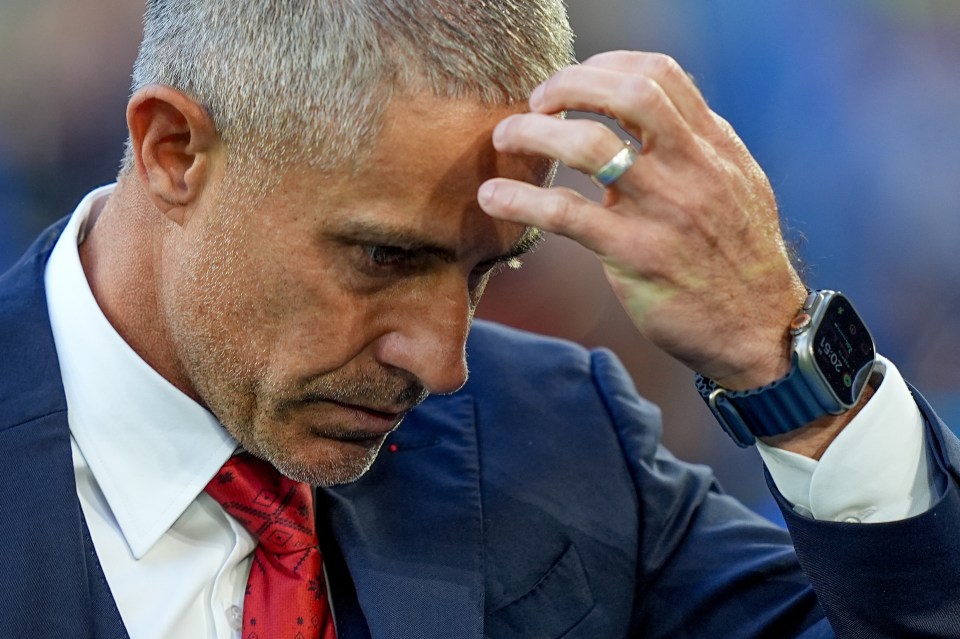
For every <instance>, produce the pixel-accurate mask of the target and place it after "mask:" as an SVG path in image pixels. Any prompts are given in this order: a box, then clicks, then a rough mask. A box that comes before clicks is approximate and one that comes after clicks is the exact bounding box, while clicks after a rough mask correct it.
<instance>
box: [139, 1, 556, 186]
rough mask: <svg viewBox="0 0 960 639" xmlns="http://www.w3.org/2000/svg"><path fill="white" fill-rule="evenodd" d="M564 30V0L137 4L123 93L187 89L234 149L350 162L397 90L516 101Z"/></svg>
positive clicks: (550, 64) (275, 158)
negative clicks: (137, 25) (132, 59)
mask: <svg viewBox="0 0 960 639" xmlns="http://www.w3.org/2000/svg"><path fill="white" fill-rule="evenodd" d="M572 38H573V36H572V33H571V30H570V26H569V23H568V20H567V15H566V8H565V6H564V0H461V1H456V0H148V3H147V11H146V15H145V17H144V37H143V42H142V44H141V47H140V54H139V56H138V58H137V61H136V64H135V67H134V73H133V90H134V91H136V90H137V89H139V88H140V87H143V86H145V85H148V84H152V83H159V84H165V85H168V86H171V87H173V88H175V89H178V90H180V91H182V92H184V93H185V94H187V95H189V96H191V97H192V98H193V99H195V100H196V101H197V102H199V103H200V104H202V105H203V106H204V107H205V108H206V109H207V111H208V112H209V113H210V115H211V117H212V118H213V121H214V123H215V125H216V127H217V131H218V133H219V135H220V137H221V139H222V140H223V141H224V143H225V144H226V145H227V147H228V149H229V150H230V152H231V155H235V156H239V157H240V158H243V159H247V160H253V161H257V158H269V161H270V162H289V161H295V162H302V161H306V162H309V163H310V164H312V165H313V166H318V167H320V168H323V169H334V168H338V167H342V166H345V165H347V166H353V167H354V168H356V164H357V163H358V162H360V161H362V159H363V158H362V150H363V149H364V148H366V147H368V146H369V142H371V141H372V140H373V138H374V137H375V136H376V134H377V132H378V131H379V130H380V126H381V124H382V115H383V112H384V110H385V109H386V107H387V105H388V104H389V102H390V100H391V98H392V97H393V96H394V95H398V94H402V93H403V92H430V93H432V94H433V95H435V96H438V97H450V98H466V99H474V100H477V101H479V102H481V103H489V104H511V103H515V102H519V101H523V100H526V98H527V96H528V95H529V94H530V92H531V91H532V90H533V89H534V87H536V86H537V84H539V83H540V82H542V81H543V80H545V79H546V78H547V77H549V76H550V75H551V74H552V73H554V72H556V71H557V70H559V69H560V68H562V67H563V66H565V65H567V64H569V63H570V62H571V61H572V60H573V46H572ZM131 164H132V157H131V153H130V150H129V144H128V151H127V157H126V158H125V161H124V166H125V167H129V166H131Z"/></svg>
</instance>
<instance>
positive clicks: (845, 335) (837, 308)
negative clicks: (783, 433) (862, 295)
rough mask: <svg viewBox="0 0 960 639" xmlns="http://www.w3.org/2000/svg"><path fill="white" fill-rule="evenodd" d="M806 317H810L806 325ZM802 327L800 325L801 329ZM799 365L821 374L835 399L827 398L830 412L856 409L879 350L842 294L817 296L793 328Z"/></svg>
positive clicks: (815, 295) (810, 299)
mask: <svg viewBox="0 0 960 639" xmlns="http://www.w3.org/2000/svg"><path fill="white" fill-rule="evenodd" d="M804 316H807V317H809V322H805V321H804V320H805V318H804ZM798 324H799V326H798ZM791 331H792V332H793V335H794V351H795V352H796V353H797V354H798V356H799V357H798V365H799V366H800V368H801V369H802V370H803V371H804V372H806V373H809V374H817V375H819V377H820V378H821V379H822V380H823V381H824V382H825V383H826V387H827V388H826V389H824V390H829V391H831V394H832V397H823V398H822V399H823V400H824V401H823V404H824V408H826V409H827V412H829V413H839V412H841V411H843V410H847V409H849V408H852V407H853V406H854V405H856V403H857V402H858V401H859V400H860V395H861V393H862V392H863V387H864V386H865V385H866V383H867V381H868V379H869V377H870V372H871V371H872V370H873V362H874V359H876V351H875V348H874V344H873V337H872V336H871V335H870V331H869V330H868V329H867V326H866V325H865V324H864V323H863V320H862V319H860V315H859V314H857V311H856V310H855V309H854V308H853V305H852V304H851V303H850V300H848V299H847V298H846V297H844V295H843V294H841V293H834V292H832V291H822V292H820V293H814V294H812V295H811V296H810V297H809V298H807V302H806V303H805V304H804V309H803V310H802V311H801V312H800V314H798V315H797V319H795V320H794V325H793V326H791Z"/></svg>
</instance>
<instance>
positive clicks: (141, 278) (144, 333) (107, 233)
mask: <svg viewBox="0 0 960 639" xmlns="http://www.w3.org/2000/svg"><path fill="white" fill-rule="evenodd" d="M174 226H176V225H175V224H173V222H171V221H170V220H169V219H168V218H167V217H166V216H164V215H163V213H162V212H161V211H159V210H157V208H156V207H154V206H153V205H152V203H151V202H150V200H149V199H148V198H147V197H146V195H145V194H144V192H143V190H142V188H141V186H140V182H139V180H137V179H136V177H135V176H133V175H125V176H121V177H120V179H119V180H118V183H117V187H116V189H115V191H114V192H113V194H112V195H111V196H110V198H109V200H108V201H107V202H106V204H105V205H104V206H103V208H102V209H101V210H100V211H92V212H91V217H90V219H89V220H88V222H87V233H86V239H85V240H84V241H83V243H82V244H81V245H80V247H79V251H80V263H81V265H82V266H83V272H84V275H85V276H86V278H87V282H88V283H89V284H90V290H91V291H92V292H93V296H94V298H95V299H96V301H97V304H98V305H99V306H100V309H101V310H102V311H103V314H104V315H105V316H106V318H107V320H108V321H109V322H110V324H111V325H112V326H113V328H114V329H115V330H116V331H117V333H119V334H120V336H121V337H122V338H123V340H124V341H125V342H126V343H127V344H128V345H129V346H130V347H131V348H133V350H134V351H136V353H137V354H138V355H139V356H140V357H141V358H142V359H143V360H144V361H145V362H147V364H149V365H150V366H151V367H152V368H153V369H154V370H156V371H157V372H158V373H160V375H162V376H163V377H164V378H166V379H167V380H168V381H169V382H171V383H172V384H173V385H174V386H176V387H177V388H179V389H180V390H181V391H183V392H184V393H186V394H187V395H189V396H190V397H192V398H194V399H197V397H196V393H195V392H194V391H193V389H192V387H191V386H190V384H189V383H188V382H187V380H186V377H185V375H184V374H183V372H182V370H181V368H180V366H179V363H178V358H177V357H176V352H175V349H174V347H173V344H172V342H171V340H170V332H169V327H168V326H167V324H166V323H165V322H164V316H163V313H162V312H161V310H162V306H161V304H160V302H161V290H162V289H161V283H162V281H163V275H164V264H165V259H164V258H165V255H164V250H163V236H164V234H165V233H170V232H173V229H172V228H171V227H174Z"/></svg>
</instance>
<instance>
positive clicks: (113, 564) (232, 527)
mask: <svg viewBox="0 0 960 639" xmlns="http://www.w3.org/2000/svg"><path fill="white" fill-rule="evenodd" d="M111 190H112V189H111V188H110V187H106V188H103V189H98V190H96V191H94V192H93V193H91V194H90V195H88V196H87V197H86V198H85V199H84V200H83V202H81V203H80V205H79V207H78V208H77V211H76V212H75V213H74V215H73V217H72V219H71V220H70V222H69V224H68V226H67V228H66V230H65V231H64V234H63V236H62V237H61V239H60V241H59V242H58V243H57V245H56V247H55V248H54V250H53V253H52V254H51V256H50V262H49V263H48V265H47V270H46V286H47V302H48V305H49V310H50V321H51V324H52V327H53V334H54V339H55V341H56V346H57V355H58V357H59V359H60V367H61V372H62V376H63V386H64V390H65V391H66V397H67V408H68V412H67V419H68V421H69V424H70V434H71V436H72V444H73V461H74V471H75V474H76V479H77V494H78V496H79V498H80V505H81V508H82V510H83V515H84V517H85V518H86V520H87V525H88V527H89V528H90V535H91V537H92V539H93V544H94V546H95V548H96V550H97V556H98V557H99V558H100V563H101V565H102V566H103V571H104V573H105V575H106V578H107V583H108V584H109V585H110V591H111V592H112V593H113V596H114V599H115V600H116V602H117V606H118V608H119V610H120V616H121V617H122V618H123V622H124V624H125V625H126V627H127V631H128V633H129V635H130V638H131V639H161V638H164V639H194V638H196V639H201V638H202V639H212V638H217V639H228V638H230V639H232V638H237V637H239V636H240V626H241V622H242V616H241V609H240V606H241V605H242V601H243V592H244V588H245V585H246V579H247V573H248V572H249V567H250V562H251V559H250V557H251V553H252V552H253V549H254V547H255V542H254V540H253V539H252V538H251V536H250V535H249V533H247V531H246V530H244V529H243V527H242V526H241V525H240V524H239V523H237V522H236V521H235V520H234V519H232V518H231V517H229V516H228V515H227V514H226V513H225V512H224V511H223V509H222V508H221V507H220V505H219V504H218V503H217V502H216V501H214V500H213V499H212V498H211V497H209V496H208V495H207V494H206V493H204V492H203V488H204V486H206V485H207V482H208V481H209V480H210V479H211V478H212V477H213V476H214V475H215V474H216V472H217V471H218V470H219V469H220V467H221V466H222V465H223V463H224V462H225V461H226V460H227V459H228V458H229V457H230V455H231V454H232V453H233V451H234V450H235V448H236V446H237V444H236V442H235V441H234V440H233V439H232V438H231V437H230V436H229V435H228V434H227V432H226V431H225V430H224V429H223V427H222V426H220V424H219V423H218V422H217V420H216V419H215V418H214V417H213V415H211V414H210V413H209V412H208V411H207V410H205V409H204V408H203V407H201V406H200V405H199V404H197V403H196V402H194V401H193V400H191V399H190V398H189V397H187V396H186V395H184V394H183V393H181V392H180V391H179V390H177V389H176V388H174V387H173V385H171V384H170V383H169V382H167V381H166V380H165V379H164V378H163V377H161V376H160V375H159V374H158V373H157V372H156V371H154V370H153V369H152V368H150V366H148V365H147V364H146V363H145V362H144V361H143V360H142V359H141V358H140V357H139V356H138V355H137V354H136V353H135V352H134V351H133V349H131V348H130V347H129V346H128V345H127V343H126V342H124V341H123V339H121V337H120V335H119V334H118V333H117V332H116V331H115V330H114V329H113V327H112V326H111V325H110V323H109V322H108V321H107V319H106V317H105V316H104V315H103V313H102V312H101V311H100V308H99V307H98V306H97V303H96V300H95V299H94V297H93V294H92V293H91V291H90V287H89V285H88V284H87V281H86V278H85V276H84V273H83V269H82V267H81V265H80V258H79V254H78V251H77V246H78V244H79V243H80V242H82V241H83V237H84V226H85V221H86V220H87V217H88V215H90V213H91V211H93V212H94V214H96V212H97V211H98V209H99V208H100V207H102V205H103V203H104V202H105V201H106V198H107V197H108V196H109V194H110V192H111Z"/></svg>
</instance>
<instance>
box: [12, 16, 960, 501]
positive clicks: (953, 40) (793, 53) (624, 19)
mask: <svg viewBox="0 0 960 639" xmlns="http://www.w3.org/2000/svg"><path fill="white" fill-rule="evenodd" d="M569 5H570V14H571V20H572V21H573V23H574V27H575V29H576V31H577V32H578V40H577V51H578V56H579V57H580V58H581V59H583V58H585V57H587V56H589V55H590V54H592V53H596V52H599V51H603V50H608V49H615V48H629V49H644V50H657V51H663V52H666V53H669V54H671V55H673V56H674V57H675V58H676V59H677V60H678V61H680V63H681V64H682V65H683V66H684V67H685V68H686V69H687V70H688V71H689V72H691V73H692V74H693V76H694V77H695V78H696V80H697V82H698V84H699V85H700V87H701V88H702V90H703V92H704V94H705V95H706V96H707V98H708V100H709V102H710V104H711V106H712V107H713V108H714V110H716V111H717V112H719V113H720V114H721V115H723V116H724V117H725V118H727V119H728V120H729V121H730V122H731V123H732V124H733V125H734V127H735V128H736V129H737V130H738V131H739V133H740V134H741V136H742V137H743V138H744V140H745V141H746V143H747V145H748V146H749V147H750V149H751V150H752V151H753V153H754V154H755V156H756V157H757V159H758V160H759V161H760V164H761V165H762V166H763V167H764V169H765V170H766V172H767V174H768V175H769V177H770V180H771V182H772V184H773V186H774V189H775V190H776V192H777V194H778V199H779V202H780V206H781V214H782V218H783V225H784V229H785V232H786V234H787V237H788V238H789V239H790V240H791V241H793V242H795V243H796V244H797V245H798V247H799V250H800V254H801V256H802V258H803V261H804V264H805V276H806V279H807V281H808V283H809V284H810V285H811V286H812V287H824V288H838V289H841V290H843V291H845V292H847V293H848V294H849V295H850V296H851V297H852V298H853V300H854V301H855V303H856V304H857V307H858V308H859V310H860V311H861V313H862V314H863V315H864V316H865V317H866V319H867V322H868V324H869V325H870V326H871V327H872V328H873V330H874V333H875V336H876V339H877V343H878V346H879V349H880V351H881V352H882V353H884V354H885V355H887V356H888V357H890V358H891V359H893V360H894V361H895V362H896V363H897V364H898V366H899V367H900V369H901V371H902V372H903V374H904V376H905V377H907V379H908V380H910V381H912V382H913V383H914V384H916V385H917V386H918V387H919V388H920V389H922V391H923V392H924V394H926V395H927V396H928V398H930V399H931V400H932V401H933V403H934V405H935V406H937V407H938V408H939V410H940V411H941V413H943V414H944V416H946V417H948V418H949V419H950V420H952V423H953V424H960V364H958V363H957V359H958V356H960V330H958V325H957V322H956V321H955V320H954V318H955V317H956V316H957V314H958V312H960V262H958V260H957V259H956V253H957V251H958V248H960V215H958V213H960V144H958V142H960V3H956V2H954V1H953V0H937V1H933V0H902V1H895V0H833V1H832V2H810V1H809V0H780V1H778V2H769V1H768V0H726V1H724V2H718V1H704V0H589V1H587V0H570V2H569ZM141 12H142V5H141V3H139V2H136V1H131V0H83V1H81V2H76V1H69V0H32V1H28V0H0V269H5V268H6V267H7V266H9V265H10V264H12V263H13V261H14V260H15V259H16V257H17V256H18V255H19V254H20V252H21V251H22V250H23V249H24V248H25V247H26V245H27V244H28V243H29V241H30V239H31V238H32V237H33V236H34V235H35V234H36V233H37V232H38V231H39V230H40V229H42V228H43V227H44V226H45V225H46V224H48V223H50V222H52V221H53V220H56V219H57V218H59V217H61V216H63V215H66V214H67V213H69V212H70V211H71V210H72V209H73V207H74V206H75V204H76V202H77V201H79V199H80V198H81V197H82V196H83V195H84V194H85V193H86V192H87V191H88V190H90V189H91V188H93V187H95V186H98V185H100V184H104V183H107V182H110V181H112V179H113V176H114V174H115V172H116V167H117V164H118V162H119V159H120V156H121V153H122V146H123V140H124V138H125V126H124V106H125V100H126V97H127V90H128V82H129V73H130V66H131V64H132V62H133V59H134V57H135V53H136V46H137V43H138V41H139V37H140V14H141ZM561 180H562V181H563V182H564V183H566V184H568V185H571V186H575V187H577V188H582V189H584V190H585V191H589V190H590V189H592V188H593V187H592V186H591V185H590V184H589V182H587V181H586V180H585V179H584V178H583V177H582V176H580V175H578V174H574V173H572V172H569V171H564V172H562V173H561ZM594 193H595V191H594ZM480 314H481V315H483V316H485V317H488V318H493V319H498V320H500V321H504V322H507V323H510V324H514V325H517V326H521V327H525V328H529V329H532V330H537V331H540V332H544V333H549V334H553V335H559V336H563V337H567V338H570V339H574V340H576V341H579V342H581V343H584V344H587V345H590V346H607V347H609V348H612V349H613V350H615V351H616V352H617V353H618V354H619V355H620V356H621V358H622V359H623V360H624V361H625V363H626V364H627V366H628V368H629V369H630V371H631V373H632V374H633V375H634V377H635V379H636V381H637V385H638V386H639V388H640V389H641V391H642V392H643V393H644V394H645V395H647V396H648V397H650V398H651V399H653V400H654V401H656V402H658V403H659V404H660V405H661V406H662V407H663V411H664V415H665V421H666V432H665V441H666V443H667V444H668V445H669V446H670V447H671V448H672V449H673V450H674V451H675V452H676V453H677V454H678V455H679V456H681V457H683V458H685V459H689V460H692V461H697V462H703V463H709V464H711V465H713V466H714V467H715V468H716V470H717V474H718V476H719V477H720V480H721V482H722V483H723V485H724V486H725V487H726V488H727V489H728V490H729V491H730V492H732V493H734V494H736V495H738V496H739V497H740V498H742V499H743V500H744V501H746V502H747V503H749V504H750V505H752V506H753V507H755V508H756V509H757V510H759V511H761V512H766V513H769V512H770V501H769V498H768V497H767V496H766V487H765V486H764V485H763V481H762V478H761V473H760V464H759V461H758V458H757V457H756V453H755V451H749V450H748V451H741V450H739V449H737V448H735V447H734V446H733V445H732V444H730V443H729V441H727V440H726V439H725V436H724V435H723V434H722V433H720V431H719V428H718V427H716V425H715V424H714V423H713V421H712V418H711V417H710V416H709V414H708V413H707V412H706V410H705V408H704V407H703V406H702V404H701V402H700V399H699V397H698V396H697V395H696V393H695V392H694V390H693V386H692V381H691V373H690V372H689V371H687V370H685V369H684V368H683V367H681V366H679V365H677V364H675V363H673V362H672V361H670V360H669V359H668V358H666V357H665V356H663V355H661V354H660V353H658V352H657V351H656V350H655V349H653V348H652V347H650V346H649V345H648V344H647V343H646V342H644V341H643V340H642V338H640V337H639V336H637V334H636V333H635V332H634V331H633V330H632V327H631V326H630V323H629V320H628V319H627V318H626V317H625V315H624V314H623V312H622V311H621V310H620V308H619V306H618V304H617V302H616V300H615V299H614V298H613V296H612V294H610V292H609V290H608V289H607V287H606V286H605V284H604V283H603V276H602V273H601V272H600V269H599V266H598V265H597V263H596V261H595V260H594V259H593V257H592V256H590V255H589V254H588V253H586V251H584V250H582V249H580V248H579V247H577V246H576V245H574V244H573V243H571V242H569V241H567V240H564V239H563V238H551V240H550V241H549V242H548V243H547V244H546V246H545V247H544V248H543V249H541V250H540V251H538V252H537V253H536V254H535V255H534V256H532V257H531V258H530V259H529V260H527V265H526V266H525V267H524V269H522V270H521V271H519V272H517V273H508V274H505V275H503V276H501V277H500V278H499V279H498V280H497V281H496V282H495V283H494V284H493V285H492V286H491V287H490V289H489V291H488V294H487V297H486V299H485V300H484V302H483V303H482V304H481V313H480ZM773 517H774V518H775V517H776V516H775V515H773Z"/></svg>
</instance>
